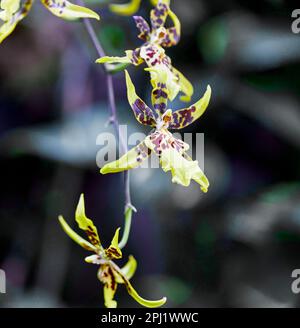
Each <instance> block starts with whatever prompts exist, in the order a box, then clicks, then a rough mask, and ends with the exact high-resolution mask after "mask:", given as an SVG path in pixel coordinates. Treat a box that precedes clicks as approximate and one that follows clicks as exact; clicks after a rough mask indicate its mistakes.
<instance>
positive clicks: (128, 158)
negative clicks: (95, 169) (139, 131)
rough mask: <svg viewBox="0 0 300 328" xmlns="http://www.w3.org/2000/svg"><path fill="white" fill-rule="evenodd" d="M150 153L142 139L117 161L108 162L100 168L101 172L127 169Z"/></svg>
mask: <svg viewBox="0 0 300 328" xmlns="http://www.w3.org/2000/svg"><path fill="white" fill-rule="evenodd" d="M150 154H151V151H150V149H149V148H148V147H146V145H145V143H144V141H143V142H141V143H140V144H138V145H137V146H136V147H134V148H132V149H131V150H129V151H128V152H127V153H126V154H125V155H123V156H122V157H121V158H120V159H118V160H117V161H114V162H111V163H108V164H106V165H104V166H103V167H102V169H101V170H100V173H101V174H107V173H118V172H123V171H127V170H131V169H134V168H136V167H138V166H140V165H141V163H142V162H143V161H145V160H146V159H147V158H148V157H149V156H150Z"/></svg>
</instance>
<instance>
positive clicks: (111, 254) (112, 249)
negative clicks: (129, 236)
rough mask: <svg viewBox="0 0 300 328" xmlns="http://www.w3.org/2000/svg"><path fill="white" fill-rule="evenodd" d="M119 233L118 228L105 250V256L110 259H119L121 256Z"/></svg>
mask: <svg viewBox="0 0 300 328" xmlns="http://www.w3.org/2000/svg"><path fill="white" fill-rule="evenodd" d="M119 233H120V228H118V229H117V230H116V232H115V235H114V237H113V239H112V241H111V245H110V246H109V247H108V248H107V249H106V250H105V254H106V256H107V257H108V258H109V259H111V260H113V259H120V258H121V257H122V251H121V250H120V248H119Z"/></svg>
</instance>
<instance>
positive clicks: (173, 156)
mask: <svg viewBox="0 0 300 328" xmlns="http://www.w3.org/2000/svg"><path fill="white" fill-rule="evenodd" d="M145 144H146V146H147V147H148V148H150V149H151V150H152V151H154V152H155V153H156V154H157V155H158V157H159V159H160V164H161V167H162V169H163V170H164V172H169V171H171V174H172V182H173V183H177V184H180V185H182V186H185V187H188V186H189V185H190V182H191V180H195V181H196V182H197V183H199V184H200V187H201V189H202V191H203V192H207V190H208V187H209V182H208V180H207V178H206V176H205V175H204V173H203V172H202V170H201V169H200V167H199V165H198V161H193V160H192V159H191V158H189V157H188V156H187V155H186V154H185V151H187V150H188V149H189V145H188V144H186V143H184V142H183V141H181V140H179V139H176V138H174V137H173V136H172V135H171V133H170V132H168V131H167V130H166V131H164V130H161V131H156V132H154V133H152V134H151V135H150V136H148V137H147V138H146V139H145Z"/></svg>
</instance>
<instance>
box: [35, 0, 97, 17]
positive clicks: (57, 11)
mask: <svg viewBox="0 0 300 328" xmlns="http://www.w3.org/2000/svg"><path fill="white" fill-rule="evenodd" d="M41 2H42V4H43V5H44V6H45V7H46V8H47V9H48V10H49V11H51V13H52V14H53V15H55V16H58V17H60V18H63V19H67V20H74V19H78V18H95V19H97V20H99V19H100V17H99V15H98V14H97V13H95V12H94V11H93V10H91V9H88V8H85V7H82V6H78V5H74V4H73V3H71V2H69V1H67V0H41Z"/></svg>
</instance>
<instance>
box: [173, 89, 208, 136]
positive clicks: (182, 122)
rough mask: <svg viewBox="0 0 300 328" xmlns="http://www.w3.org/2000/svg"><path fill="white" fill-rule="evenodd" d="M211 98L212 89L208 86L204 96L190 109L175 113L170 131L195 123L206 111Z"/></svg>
mask: <svg viewBox="0 0 300 328" xmlns="http://www.w3.org/2000/svg"><path fill="white" fill-rule="evenodd" d="M210 97H211V88H210V86H209V85H208V86H207V89H206V92H205V94H204V96H203V97H202V98H201V99H200V100H199V101H197V102H196V103H195V104H194V105H192V106H191V107H189V108H185V109H179V110H177V111H175V112H173V115H172V121H171V123H170V124H169V129H176V130H179V129H183V128H185V127H187V126H189V125H190V124H192V123H193V122H195V121H196V120H197V119H198V118H199V117H200V116H201V115H202V114H203V113H204V112H205V110H206V108H207V106H208V104H209V101H210Z"/></svg>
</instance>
